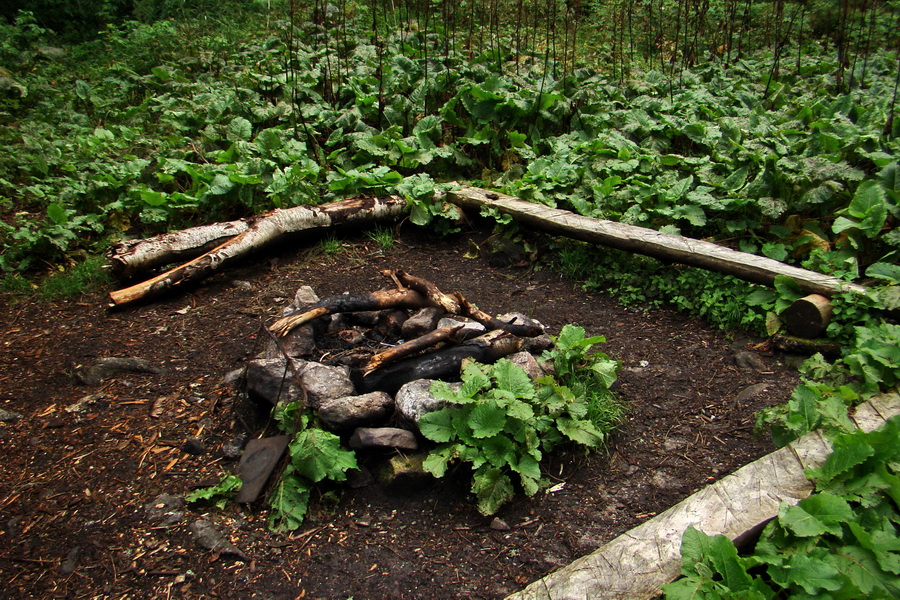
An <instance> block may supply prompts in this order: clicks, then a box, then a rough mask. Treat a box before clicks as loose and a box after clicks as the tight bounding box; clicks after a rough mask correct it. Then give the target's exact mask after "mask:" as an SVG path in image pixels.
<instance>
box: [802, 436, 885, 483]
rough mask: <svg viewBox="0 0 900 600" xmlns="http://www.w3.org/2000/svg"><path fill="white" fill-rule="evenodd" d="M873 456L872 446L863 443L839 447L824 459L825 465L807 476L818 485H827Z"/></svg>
mask: <svg viewBox="0 0 900 600" xmlns="http://www.w3.org/2000/svg"><path fill="white" fill-rule="evenodd" d="M873 454H875V450H874V449H873V448H872V446H870V445H869V444H867V443H865V442H863V441H860V442H858V443H855V444H846V445H839V446H837V447H835V448H834V449H833V450H832V452H831V454H829V455H828V458H827V459H825V464H823V465H822V466H821V468H819V469H814V470H812V471H810V473H809V476H810V477H813V478H814V479H817V480H820V483H823V484H824V483H828V482H830V481H832V480H833V479H834V478H835V477H837V476H838V475H841V474H843V473H846V472H847V471H849V470H850V469H852V468H853V467H855V466H857V465H859V464H862V463H863V462H865V461H866V459H868V458H869V457H870V456H872V455H873Z"/></svg>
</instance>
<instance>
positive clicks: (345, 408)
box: [319, 392, 394, 431]
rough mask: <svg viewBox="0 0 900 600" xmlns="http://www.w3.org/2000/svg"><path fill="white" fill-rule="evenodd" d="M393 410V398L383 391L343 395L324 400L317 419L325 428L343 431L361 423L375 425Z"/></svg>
mask: <svg viewBox="0 0 900 600" xmlns="http://www.w3.org/2000/svg"><path fill="white" fill-rule="evenodd" d="M393 411H394V399H393V398H391V396H390V395H389V394H386V393H384V392H371V393H369V394H362V395H360V396H344V397H342V398H334V399H331V400H325V401H324V402H322V404H321V406H319V419H320V420H321V421H322V424H323V425H325V427H326V428H327V429H331V430H333V431H345V430H349V429H353V428H354V427H359V426H361V425H375V424H377V423H378V422H379V421H383V420H384V419H386V418H387V417H389V416H390V415H391V413H393Z"/></svg>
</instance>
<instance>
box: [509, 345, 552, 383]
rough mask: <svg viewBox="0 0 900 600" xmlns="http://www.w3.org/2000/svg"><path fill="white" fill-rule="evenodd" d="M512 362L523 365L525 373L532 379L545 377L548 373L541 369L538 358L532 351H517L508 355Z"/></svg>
mask: <svg viewBox="0 0 900 600" xmlns="http://www.w3.org/2000/svg"><path fill="white" fill-rule="evenodd" d="M506 358H507V359H509V362H511V363H512V364H514V365H516V366H518V367H522V368H523V369H524V370H525V373H527V374H528V376H529V377H530V378H531V379H532V380H535V379H538V378H540V377H543V376H544V375H545V374H546V373H544V370H543V369H541V366H540V365H539V364H538V361H537V359H536V358H535V357H534V356H533V355H532V354H531V353H530V352H516V353H515V354H510V355H509V356H507V357H506Z"/></svg>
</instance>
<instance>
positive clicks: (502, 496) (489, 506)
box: [472, 466, 513, 516]
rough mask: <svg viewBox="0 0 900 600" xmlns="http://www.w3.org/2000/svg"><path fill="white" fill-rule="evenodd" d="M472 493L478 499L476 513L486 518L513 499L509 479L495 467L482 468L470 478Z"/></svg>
mask: <svg viewBox="0 0 900 600" xmlns="http://www.w3.org/2000/svg"><path fill="white" fill-rule="evenodd" d="M472 492H473V493H474V494H475V497H476V498H477V499H478V512H480V513H481V514H483V515H485V516H488V515H492V514H494V513H496V512H497V511H498V510H500V507H501V506H503V505H504V504H505V503H507V502H509V501H510V500H512V498H513V486H512V482H511V481H510V479H509V477H508V476H507V475H505V474H503V472H502V471H501V470H500V469H498V468H497V467H489V466H484V467H481V468H479V469H478V470H476V471H475V473H474V475H473V476H472Z"/></svg>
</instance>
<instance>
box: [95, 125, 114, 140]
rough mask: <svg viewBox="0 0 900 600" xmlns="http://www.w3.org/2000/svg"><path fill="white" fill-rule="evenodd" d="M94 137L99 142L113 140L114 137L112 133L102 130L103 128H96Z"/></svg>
mask: <svg viewBox="0 0 900 600" xmlns="http://www.w3.org/2000/svg"><path fill="white" fill-rule="evenodd" d="M94 137H95V138H98V139H101V140H114V139H116V136H115V135H113V132H112V131H110V130H109V129H104V128H103V127H97V128H96V129H94Z"/></svg>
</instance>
